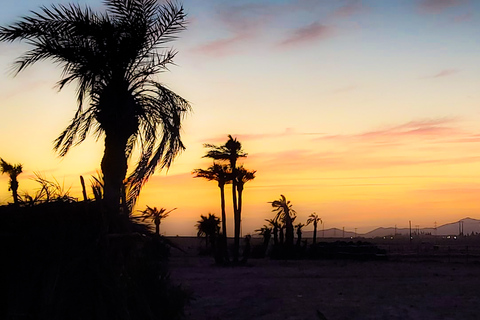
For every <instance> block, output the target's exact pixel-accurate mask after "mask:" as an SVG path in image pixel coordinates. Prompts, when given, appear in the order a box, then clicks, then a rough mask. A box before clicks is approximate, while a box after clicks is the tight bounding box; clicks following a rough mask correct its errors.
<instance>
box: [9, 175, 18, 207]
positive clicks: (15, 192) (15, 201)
mask: <svg viewBox="0 0 480 320" xmlns="http://www.w3.org/2000/svg"><path fill="white" fill-rule="evenodd" d="M10 189H12V196H13V204H14V205H15V206H18V202H19V201H18V181H17V178H16V177H15V178H12V181H10Z"/></svg>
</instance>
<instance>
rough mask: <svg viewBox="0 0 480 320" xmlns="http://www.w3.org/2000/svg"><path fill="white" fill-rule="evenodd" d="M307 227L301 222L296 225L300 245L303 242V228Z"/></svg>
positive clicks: (298, 244)
mask: <svg viewBox="0 0 480 320" xmlns="http://www.w3.org/2000/svg"><path fill="white" fill-rule="evenodd" d="M303 227H305V224H303V223H301V222H299V223H297V224H296V225H295V228H296V229H297V246H298V247H300V245H301V244H302V228H303Z"/></svg>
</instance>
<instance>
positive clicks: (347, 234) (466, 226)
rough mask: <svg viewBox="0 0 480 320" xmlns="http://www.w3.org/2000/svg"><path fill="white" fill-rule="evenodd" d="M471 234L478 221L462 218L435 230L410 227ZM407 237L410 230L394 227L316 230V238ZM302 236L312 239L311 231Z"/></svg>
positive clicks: (476, 230) (479, 229)
mask: <svg viewBox="0 0 480 320" xmlns="http://www.w3.org/2000/svg"><path fill="white" fill-rule="evenodd" d="M472 232H473V233H480V220H479V219H472V218H464V219H461V220H459V221H456V222H452V223H447V224H444V225H441V226H438V227H437V228H417V227H414V226H412V234H431V235H437V236H448V235H451V236H453V235H460V234H464V235H469V234H472ZM395 233H396V234H397V235H403V236H408V235H409V234H410V228H395V227H380V228H376V229H374V230H372V231H369V232H367V233H363V234H362V233H355V232H352V231H347V230H345V231H344V230H343V229H338V228H330V229H325V230H323V229H322V228H321V226H319V228H318V230H317V238H322V237H325V238H354V237H363V238H375V237H386V236H393V235H394V234H395ZM302 236H303V237H305V238H312V237H313V231H304V232H303V233H302Z"/></svg>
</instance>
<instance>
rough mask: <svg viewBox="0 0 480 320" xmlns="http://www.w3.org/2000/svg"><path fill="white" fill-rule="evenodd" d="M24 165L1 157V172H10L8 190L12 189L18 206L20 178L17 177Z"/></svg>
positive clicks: (15, 203) (14, 202)
mask: <svg viewBox="0 0 480 320" xmlns="http://www.w3.org/2000/svg"><path fill="white" fill-rule="evenodd" d="M22 169H23V166H22V164H20V163H17V164H10V163H8V162H6V161H5V160H3V159H2V158H0V173H2V174H4V173H5V174H8V177H9V178H10V181H9V182H8V191H12V196H13V204H14V205H16V206H18V202H19V201H18V180H17V177H18V175H19V174H20V173H22Z"/></svg>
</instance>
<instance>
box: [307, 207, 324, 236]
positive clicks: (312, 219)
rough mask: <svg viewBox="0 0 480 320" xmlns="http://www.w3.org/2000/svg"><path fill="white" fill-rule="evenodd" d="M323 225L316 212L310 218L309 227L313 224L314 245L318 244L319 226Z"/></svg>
mask: <svg viewBox="0 0 480 320" xmlns="http://www.w3.org/2000/svg"><path fill="white" fill-rule="evenodd" d="M319 222H320V223H322V218H320V217H319V216H318V214H316V213H315V212H314V213H312V214H311V215H309V216H308V220H307V226H308V225H309V224H311V223H313V243H314V244H315V243H317V226H318V223H319Z"/></svg>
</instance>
